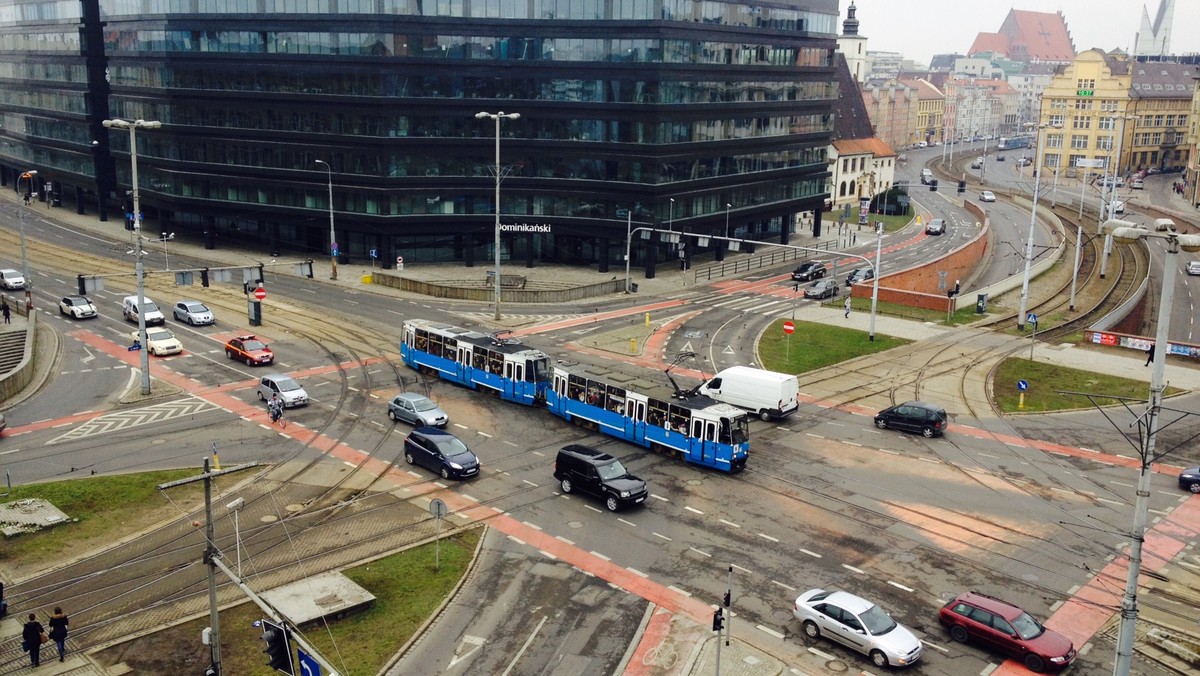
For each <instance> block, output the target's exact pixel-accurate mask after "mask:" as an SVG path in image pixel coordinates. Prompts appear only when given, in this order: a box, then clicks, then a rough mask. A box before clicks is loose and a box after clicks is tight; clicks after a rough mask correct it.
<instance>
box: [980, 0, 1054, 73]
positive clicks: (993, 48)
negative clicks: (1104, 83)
mask: <svg viewBox="0 0 1200 676" xmlns="http://www.w3.org/2000/svg"><path fill="white" fill-rule="evenodd" d="M983 52H990V53H993V54H1003V55H1004V56H1007V57H1008V58H1009V59H1012V60H1013V61H1021V62H1023V63H1042V62H1049V63H1071V62H1072V61H1073V60H1074V59H1075V43H1074V42H1072V41H1071V31H1069V30H1068V29H1067V20H1066V18H1065V17H1063V14H1062V12H1054V13H1050V12H1031V11H1027V10H1022V9H1013V10H1009V12H1008V16H1007V17H1006V18H1005V19H1004V23H1003V24H1001V25H1000V30H999V31H997V32H995V33H979V34H978V35H976V36H975V42H974V44H972V45H971V49H970V51H968V52H967V53H968V54H970V55H974V54H979V53H983Z"/></svg>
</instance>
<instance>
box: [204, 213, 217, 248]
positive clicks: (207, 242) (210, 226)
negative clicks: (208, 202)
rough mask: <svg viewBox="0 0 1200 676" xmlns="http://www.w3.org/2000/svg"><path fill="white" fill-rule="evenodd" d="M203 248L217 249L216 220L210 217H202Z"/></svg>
mask: <svg viewBox="0 0 1200 676" xmlns="http://www.w3.org/2000/svg"><path fill="white" fill-rule="evenodd" d="M204 248H205V249H215V248H217V219H215V218H213V217H212V216H205V217H204Z"/></svg>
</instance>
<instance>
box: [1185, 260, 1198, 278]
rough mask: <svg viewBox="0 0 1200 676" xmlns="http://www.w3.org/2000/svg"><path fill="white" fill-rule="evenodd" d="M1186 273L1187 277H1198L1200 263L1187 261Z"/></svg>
mask: <svg viewBox="0 0 1200 676" xmlns="http://www.w3.org/2000/svg"><path fill="white" fill-rule="evenodd" d="M1187 273H1188V274H1189V275H1200V261H1188V264H1187Z"/></svg>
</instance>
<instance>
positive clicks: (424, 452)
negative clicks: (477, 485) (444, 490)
mask: <svg viewBox="0 0 1200 676" xmlns="http://www.w3.org/2000/svg"><path fill="white" fill-rule="evenodd" d="M404 460H405V462H407V463H408V464H410V465H420V466H422V467H424V468H426V469H431V470H433V471H435V472H437V473H438V474H441V475H442V478H443V479H450V478H455V479H466V478H469V477H473V476H475V475H476V474H479V458H477V457H475V454H474V453H472V452H471V449H469V448H467V445H466V444H464V443H463V442H461V441H459V439H458V437H456V436H454V435H453V434H450V433H449V432H447V431H446V430H441V429H438V428H436V427H418V428H416V429H414V430H413V431H412V432H411V433H410V434H409V435H408V436H407V437H405V438H404Z"/></svg>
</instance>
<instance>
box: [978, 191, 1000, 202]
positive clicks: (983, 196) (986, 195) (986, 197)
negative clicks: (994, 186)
mask: <svg viewBox="0 0 1200 676" xmlns="http://www.w3.org/2000/svg"><path fill="white" fill-rule="evenodd" d="M979 201H980V202H995V201H996V193H994V192H992V191H991V190H984V191H983V192H981V193H979Z"/></svg>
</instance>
